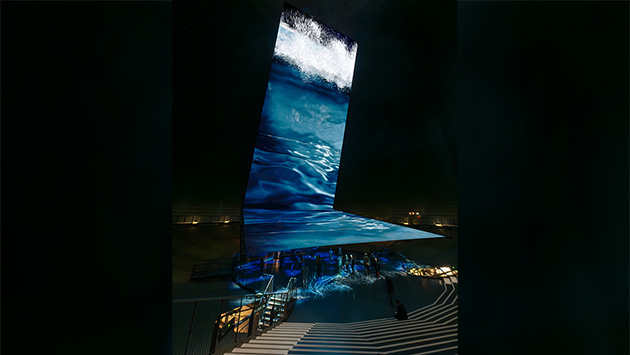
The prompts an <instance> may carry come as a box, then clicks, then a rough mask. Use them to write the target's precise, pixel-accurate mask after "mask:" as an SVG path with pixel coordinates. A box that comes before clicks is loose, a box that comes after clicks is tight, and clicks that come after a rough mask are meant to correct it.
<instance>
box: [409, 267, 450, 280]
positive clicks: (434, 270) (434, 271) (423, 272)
mask: <svg viewBox="0 0 630 355" xmlns="http://www.w3.org/2000/svg"><path fill="white" fill-rule="evenodd" d="M408 273H409V274H411V275H415V276H426V277H432V278H439V277H447V276H456V275H457V270H455V269H454V267H453V269H452V270H451V268H449V267H446V266H445V267H426V268H411V269H409V270H408Z"/></svg>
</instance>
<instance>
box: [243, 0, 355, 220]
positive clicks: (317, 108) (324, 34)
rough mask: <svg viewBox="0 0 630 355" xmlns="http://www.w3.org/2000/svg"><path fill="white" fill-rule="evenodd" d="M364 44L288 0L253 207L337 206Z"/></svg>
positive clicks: (249, 202) (258, 153) (255, 170)
mask: <svg viewBox="0 0 630 355" xmlns="http://www.w3.org/2000/svg"><path fill="white" fill-rule="evenodd" d="M356 55H357V43H356V42H355V41H353V40H351V39H350V38H348V37H346V36H344V35H342V34H340V33H339V32H337V31H335V30H333V29H331V28H330V27H328V26H326V25H324V24H322V23H320V22H318V21H316V20H314V19H313V18H311V17H310V16H308V15H307V14H305V13H304V12H301V11H299V10H297V9H294V8H291V7H290V6H289V5H287V4H285V7H284V9H283V11H282V16H281V20H280V26H279V30H278V36H277V39H276V45H275V49H274V54H273V63H272V65H271V72H270V74H269V82H268V84H267V94H266V97H265V102H264V106H263V113H262V118H261V122H260V127H259V130H258V138H257V141H256V149H255V151H254V158H253V162H252V166H251V172H250V178H249V184H248V187H247V193H246V197H245V208H246V209H258V210H267V211H270V210H331V209H332V206H333V202H334V197H335V187H336V184H337V173H338V170H339V160H340V157H341V146H342V143H343V135H344V131H345V125H346V115H347V112H348V103H349V101H350V89H351V87H352V74H353V71H354V62H355V58H356Z"/></svg>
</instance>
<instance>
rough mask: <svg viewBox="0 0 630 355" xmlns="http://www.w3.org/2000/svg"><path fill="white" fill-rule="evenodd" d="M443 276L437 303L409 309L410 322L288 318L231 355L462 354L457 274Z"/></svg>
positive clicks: (230, 354)
mask: <svg viewBox="0 0 630 355" xmlns="http://www.w3.org/2000/svg"><path fill="white" fill-rule="evenodd" d="M442 280H443V286H444V291H442V293H441V294H440V296H438V298H437V299H436V300H435V301H434V302H433V303H432V304H430V305H427V306H425V307H422V308H420V309H416V310H414V311H412V312H409V313H408V316H409V319H408V320H402V321H399V320H395V319H394V318H393V317H392V318H381V319H373V320H366V321H359V322H353V323H293V322H284V323H281V324H279V325H276V326H274V327H272V328H270V329H269V330H268V331H266V332H264V333H263V334H261V335H259V336H257V337H256V338H254V339H251V340H249V341H248V342H247V343H244V344H242V345H241V346H240V347H238V348H235V349H233V350H232V351H231V352H229V353H227V354H225V355H234V354H259V355H263V354H286V355H293V354H295V355H297V354H334V355H342V354H347V355H350V354H352V355H355V354H365V355H370V354H374V355H378V354H383V355H384V354H397V355H407V354H438V355H450V354H457V334H458V333H457V332H458V330H457V329H458V328H457V290H456V287H455V283H457V278H456V277H448V278H444V279H442ZM271 319H273V318H271Z"/></svg>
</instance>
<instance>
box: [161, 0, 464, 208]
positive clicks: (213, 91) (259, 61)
mask: <svg viewBox="0 0 630 355" xmlns="http://www.w3.org/2000/svg"><path fill="white" fill-rule="evenodd" d="M291 4H292V5H294V6H296V7H298V8H300V9H302V10H304V11H306V12H308V13H310V14H311V15H313V16H314V17H316V18H317V19H319V20H321V21H322V22H324V23H326V24H328V25H330V26H331V27H333V28H335V29H337V30H339V31H340V32H342V33H344V34H346V35H348V36H349V37H351V38H353V39H355V40H356V41H357V42H358V43H359V51H358V55H357V62H356V67H355V76H354V83H353V92H352V95H351V100H350V106H349V113H348V120H347V127H346V137H345V141H344V148H343V153H342V158H341V166H340V172H339V180H338V185H337V195H336V201H335V207H336V208H338V209H341V210H346V211H349V212H353V211H357V210H365V208H366V207H367V208H368V209H370V208H377V209H382V207H383V206H387V207H389V208H391V207H392V205H393V206H394V207H401V208H403V209H407V208H413V207H415V206H418V205H422V206H425V208H430V207H431V206H433V207H435V208H438V209H439V208H442V207H443V205H447V204H448V205H449V208H451V209H452V206H453V205H456V203H457V186H456V185H457V138H456V137H457V130H456V109H455V108H456V104H455V99H456V97H455V80H456V73H455V69H456V68H455V59H456V48H457V41H456V39H457V38H456V36H457V4H456V3H455V2H406V1H402V2H386V1H346V2H339V1H293V2H291ZM281 9H282V1H264V2H259V1H237V2H223V1H213V2H178V3H175V6H174V11H175V14H174V38H175V45H174V69H173V71H174V120H173V209H174V211H176V212H178V213H181V214H185V213H186V211H195V212H197V213H202V211H204V209H205V210H206V211H207V212H208V213H213V212H214V211H216V209H217V206H219V205H220V204H222V205H238V204H240V202H241V199H242V197H243V195H244V193H245V188H246V185H247V179H248V173H249V166H250V162H251V156H252V153H253V149H254V143H255V137H256V132H257V128H258V121H259V119H260V113H261V110H262V104H263V101H264V95H265V89H266V83H267V77H268V73H269V68H270V66H271V56H272V53H273V47H274V43H275V37H276V33H277V28H278V22H279V17H280V11H281ZM445 202H448V203H445Z"/></svg>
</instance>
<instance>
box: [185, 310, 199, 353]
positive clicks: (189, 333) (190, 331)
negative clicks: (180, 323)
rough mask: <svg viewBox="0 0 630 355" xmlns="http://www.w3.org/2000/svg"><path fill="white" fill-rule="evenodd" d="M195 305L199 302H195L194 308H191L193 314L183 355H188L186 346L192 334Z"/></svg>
mask: <svg viewBox="0 0 630 355" xmlns="http://www.w3.org/2000/svg"><path fill="white" fill-rule="evenodd" d="M197 303H199V302H195V307H194V308H193V314H192V317H191V318H190V329H189V330H188V338H186V348H185V349H184V355H187V354H188V344H189V343H190V335H191V334H192V331H193V327H194V325H195V323H194V322H195V313H196V312H197Z"/></svg>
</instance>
